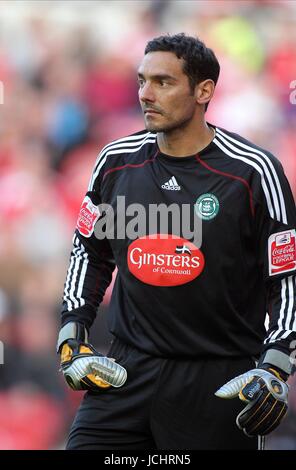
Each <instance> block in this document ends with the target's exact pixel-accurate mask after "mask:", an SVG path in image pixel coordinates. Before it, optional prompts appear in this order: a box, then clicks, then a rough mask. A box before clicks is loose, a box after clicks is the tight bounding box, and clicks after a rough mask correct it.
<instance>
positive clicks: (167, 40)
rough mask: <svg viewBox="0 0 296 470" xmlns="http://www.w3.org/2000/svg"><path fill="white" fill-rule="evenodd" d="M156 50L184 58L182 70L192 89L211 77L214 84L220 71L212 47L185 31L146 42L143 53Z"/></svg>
mask: <svg viewBox="0 0 296 470" xmlns="http://www.w3.org/2000/svg"><path fill="white" fill-rule="evenodd" d="M158 51H164V52H173V53H174V54H175V55H176V56H177V57H178V58H179V59H181V58H182V59H183V60H184V66H183V71H184V73H185V75H187V77H188V80H189V85H190V88H191V90H192V91H193V90H194V88H195V86H196V85H197V84H198V83H200V82H202V81H203V80H207V79H211V80H213V82H214V83H215V85H216V83H217V81H218V77H219V73H220V65H219V62H218V60H217V57H216V56H215V54H214V52H213V51H212V49H209V48H208V47H206V45H205V44H204V43H203V42H202V41H201V40H200V39H198V38H197V37H193V36H187V35H186V34H185V33H179V34H174V35H170V34H167V35H164V36H159V37H156V38H154V39H152V40H151V41H149V42H148V43H147V45H146V48H145V55H146V54H148V53H149V52H158ZM208 104H209V103H207V104H206V107H205V110H207V107H208Z"/></svg>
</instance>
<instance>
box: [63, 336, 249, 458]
mask: <svg viewBox="0 0 296 470" xmlns="http://www.w3.org/2000/svg"><path fill="white" fill-rule="evenodd" d="M108 356H109V357H114V358H115V359H116V360H117V362H119V363H120V364H121V365H122V366H124V367H125V368H126V369H127V374H128V379H127V381H126V383H125V384H124V385H123V386H122V387H121V388H108V389H100V390H98V392H86V393H85V395H84V398H83V400H82V403H81V405H80V408H79V410H78V412H77V414H76V418H75V420H74V423H73V425H72V428H71V431H70V434H69V440H68V444H67V449H105V450H125V449H147V450H153V449H161V450H184V449H186V450H196V449H197V450H199V449H233V450H234V449H249V450H253V449H257V448H258V439H257V438H249V437H247V436H245V435H244V434H243V432H242V431H240V430H239V429H238V428H237V426H236V423H235V419H236V416H237V414H238V413H239V412H240V411H241V410H242V408H243V407H244V404H243V403H242V402H241V401H240V400H239V399H238V398H236V399H233V400H223V399H221V398H217V397H216V396H215V395H214V392H215V391H216V390H217V389H218V388H219V387H220V386H221V385H223V384H224V383H225V382H227V381H228V380H230V379H231V378H233V377H235V376H236V375H238V374H241V373H243V372H246V371H248V370H249V369H252V368H254V366H255V364H254V361H253V360H252V359H248V358H239V359H225V358H223V359H203V360H188V359H186V360H183V359H182V360H176V359H164V358H159V357H152V356H149V355H147V354H146V353H143V352H142V351H139V350H138V349H135V348H133V347H131V346H128V345H126V344H124V343H122V342H121V341H119V340H118V339H115V340H114V341H113V344H112V346H111V349H110V351H109V353H108Z"/></svg>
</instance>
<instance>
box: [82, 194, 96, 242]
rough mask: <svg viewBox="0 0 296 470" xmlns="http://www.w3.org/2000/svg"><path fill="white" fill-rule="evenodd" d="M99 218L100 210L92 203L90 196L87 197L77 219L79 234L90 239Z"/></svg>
mask: <svg viewBox="0 0 296 470" xmlns="http://www.w3.org/2000/svg"><path fill="white" fill-rule="evenodd" d="M99 217H100V211H99V208H98V207H97V206H96V205H95V204H94V203H93V202H92V200H91V199H90V197H89V196H85V198H84V199H83V202H82V205H81V208H80V212H79V215H78V219H77V230H78V232H79V233H81V235H83V236H84V237H86V238H89V237H90V236H91V235H92V233H93V231H94V228H95V223H96V221H97V220H98V218H99Z"/></svg>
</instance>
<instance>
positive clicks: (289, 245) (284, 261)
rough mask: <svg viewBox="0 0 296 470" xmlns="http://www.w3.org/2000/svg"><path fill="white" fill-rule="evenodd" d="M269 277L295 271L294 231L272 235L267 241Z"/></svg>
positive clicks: (295, 243) (295, 245)
mask: <svg viewBox="0 0 296 470" xmlns="http://www.w3.org/2000/svg"><path fill="white" fill-rule="evenodd" d="M268 258H269V275H270V276H274V275H275V274H278V273H288V272H289V271H293V270H295V269H296V231H295V229H293V230H286V231H285V232H279V233H273V234H272V235H270V237H269V239H268Z"/></svg>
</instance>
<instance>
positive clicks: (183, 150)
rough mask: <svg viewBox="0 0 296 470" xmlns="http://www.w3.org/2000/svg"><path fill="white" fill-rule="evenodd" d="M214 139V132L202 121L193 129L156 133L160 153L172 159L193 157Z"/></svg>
mask: <svg viewBox="0 0 296 470" xmlns="http://www.w3.org/2000/svg"><path fill="white" fill-rule="evenodd" d="M214 137H215V130H214V129H213V128H212V127H209V126H208V124H207V123H206V122H205V121H203V122H200V123H198V125H196V123H194V127H193V126H192V127H191V128H190V127H187V128H186V129H174V130H173V131H170V132H158V133H157V143H158V147H159V149H160V151H161V152H162V153H165V154H166V155H171V156H172V157H185V156H187V155H194V154H195V153H198V152H200V151H201V150H202V149H204V148H205V147H207V145H209V143H210V142H211V141H212V140H213V138H214Z"/></svg>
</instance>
